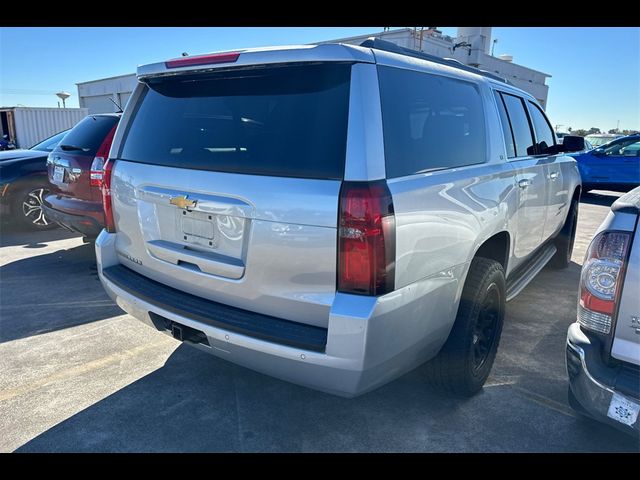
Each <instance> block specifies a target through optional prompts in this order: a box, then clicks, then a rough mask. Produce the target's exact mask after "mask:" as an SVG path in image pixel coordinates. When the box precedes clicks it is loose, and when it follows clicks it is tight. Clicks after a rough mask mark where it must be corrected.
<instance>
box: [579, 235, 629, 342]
mask: <svg viewBox="0 0 640 480" xmlns="http://www.w3.org/2000/svg"><path fill="white" fill-rule="evenodd" d="M630 243H631V235H630V234H629V233H628V232H617V231H604V232H601V233H599V234H598V235H596V237H595V238H594V239H593V240H592V241H591V244H590V245H589V248H588V249H587V253H586V255H585V259H584V264H583V266H582V274H581V275H580V301H579V303H578V323H579V324H580V325H582V326H583V327H585V328H587V329H589V330H592V331H595V332H598V333H603V334H608V333H609V332H611V326H612V323H613V318H614V316H615V314H616V305H617V302H618V301H619V300H620V293H621V290H622V279H624V275H625V270H626V262H627V253H628V251H629V244H630Z"/></svg>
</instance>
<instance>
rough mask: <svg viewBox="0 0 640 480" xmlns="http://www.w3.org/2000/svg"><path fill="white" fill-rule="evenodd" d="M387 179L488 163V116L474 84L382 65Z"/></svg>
mask: <svg viewBox="0 0 640 480" xmlns="http://www.w3.org/2000/svg"><path fill="white" fill-rule="evenodd" d="M378 78H379V82H380V101H381V105H382V124H383V128H384V150H385V158H386V170H387V177H389V178H395V177H402V176H405V175H413V174H415V173H420V172H425V171H428V170H433V169H438V168H452V167H460V166H464V165H473V164H478V163H484V162H485V161H486V138H485V119H484V111H483V105H482V98H481V97H480V93H479V91H478V89H477V87H476V85H474V84H473V83H470V82H466V81H461V80H455V79H452V78H447V77H443V76H440V75H432V74H428V73H421V72H415V71H411V70H404V69H400V68H393V67H383V66H380V67H378Z"/></svg>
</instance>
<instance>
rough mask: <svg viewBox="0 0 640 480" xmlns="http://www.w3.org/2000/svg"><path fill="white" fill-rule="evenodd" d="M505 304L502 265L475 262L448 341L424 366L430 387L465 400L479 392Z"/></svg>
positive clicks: (494, 350) (492, 357) (497, 338)
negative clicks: (463, 397)
mask: <svg viewBox="0 0 640 480" xmlns="http://www.w3.org/2000/svg"><path fill="white" fill-rule="evenodd" d="M505 303H506V287H505V278H504V270H503V268H502V265H500V264H499V263H498V262H496V261H495V260H490V259H487V258H481V257H477V258H474V259H473V261H472V262H471V266H470V267H469V273H468V275H467V280H466V281H465V284H464V288H463V290H462V297H461V298H460V305H459V307H458V314H457V316H456V320H455V323H454V324H453V328H452V329H451V333H450V334H449V338H448V339H447V341H446V342H445V344H444V346H443V347H442V349H441V350H440V353H438V355H437V356H436V357H435V358H433V359H432V360H431V361H430V362H428V363H427V364H426V365H425V367H426V373H427V378H428V380H429V382H430V383H431V384H432V385H433V386H435V387H437V388H438V389H441V390H443V391H446V392H448V393H451V394H454V395H459V396H465V397H468V396H471V395H474V394H475V393H477V392H478V391H480V390H481V389H482V386H483V385H484V383H485V382H486V381H487V378H488V377H489V373H490V372H491V367H492V366H493V361H494V360H495V357H496V353H497V352H498V344H499V343H500V334H501V333H502V324H503V322H504V312H505Z"/></svg>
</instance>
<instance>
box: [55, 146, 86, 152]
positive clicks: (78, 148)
mask: <svg viewBox="0 0 640 480" xmlns="http://www.w3.org/2000/svg"><path fill="white" fill-rule="evenodd" d="M60 148H61V149H62V150H64V151H66V152H69V151H71V150H82V151H83V152H88V151H89V149H88V148H82V147H76V146H75V145H60Z"/></svg>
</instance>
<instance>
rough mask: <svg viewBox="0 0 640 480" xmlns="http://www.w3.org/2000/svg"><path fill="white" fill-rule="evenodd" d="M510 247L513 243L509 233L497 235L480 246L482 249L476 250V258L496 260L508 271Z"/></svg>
mask: <svg viewBox="0 0 640 480" xmlns="http://www.w3.org/2000/svg"><path fill="white" fill-rule="evenodd" d="M509 245H511V242H510V238H509V233H508V232H500V233H496V234H495V235H494V236H492V237H489V238H488V239H487V240H485V242H484V243H483V244H482V245H480V248H478V250H476V254H475V256H476V257H483V258H490V259H491V260H495V261H496V262H498V263H499V264H500V265H502V268H504V270H505V271H506V270H507V262H508V260H509Z"/></svg>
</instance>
